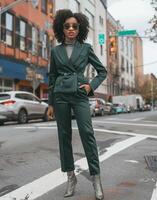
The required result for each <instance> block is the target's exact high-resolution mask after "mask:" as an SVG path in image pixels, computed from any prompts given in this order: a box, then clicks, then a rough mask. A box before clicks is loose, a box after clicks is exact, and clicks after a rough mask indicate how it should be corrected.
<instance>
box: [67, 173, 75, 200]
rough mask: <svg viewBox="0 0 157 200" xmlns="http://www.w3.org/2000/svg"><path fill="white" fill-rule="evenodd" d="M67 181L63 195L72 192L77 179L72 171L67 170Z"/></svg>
mask: <svg viewBox="0 0 157 200" xmlns="http://www.w3.org/2000/svg"><path fill="white" fill-rule="evenodd" d="M67 176H68V182H67V188H66V191H65V194H64V197H71V196H73V194H74V191H75V186H76V183H77V179H76V176H75V173H74V171H70V172H67Z"/></svg>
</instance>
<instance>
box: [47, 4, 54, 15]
mask: <svg viewBox="0 0 157 200" xmlns="http://www.w3.org/2000/svg"><path fill="white" fill-rule="evenodd" d="M48 15H49V16H50V17H53V4H52V3H48Z"/></svg>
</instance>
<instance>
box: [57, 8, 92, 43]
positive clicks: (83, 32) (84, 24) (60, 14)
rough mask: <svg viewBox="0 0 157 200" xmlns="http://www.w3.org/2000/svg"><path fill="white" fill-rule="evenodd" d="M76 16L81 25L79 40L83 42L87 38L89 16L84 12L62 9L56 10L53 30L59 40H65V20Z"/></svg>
mask: <svg viewBox="0 0 157 200" xmlns="http://www.w3.org/2000/svg"><path fill="white" fill-rule="evenodd" d="M70 17H74V18H75V19H76V20H77V22H78V23H79V24H80V25H79V34H78V35H77V40H78V41H79V42H80V43H83V42H84V40H86V38H87V35H88V32H89V22H88V18H87V17H86V16H85V15H84V14H82V13H73V12H72V11H71V10H69V9H61V10H58V11H57V12H56V15H55V18H54V22H53V31H54V34H55V37H56V39H57V41H58V42H61V43H63V42H64V40H65V37H64V32H63V24H64V23H65V21H66V20H67V19H68V18H70Z"/></svg>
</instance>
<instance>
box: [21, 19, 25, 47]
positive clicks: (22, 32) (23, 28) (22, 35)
mask: <svg viewBox="0 0 157 200" xmlns="http://www.w3.org/2000/svg"><path fill="white" fill-rule="evenodd" d="M20 49H21V50H25V49H26V23H25V22H24V21H22V20H21V21H20Z"/></svg>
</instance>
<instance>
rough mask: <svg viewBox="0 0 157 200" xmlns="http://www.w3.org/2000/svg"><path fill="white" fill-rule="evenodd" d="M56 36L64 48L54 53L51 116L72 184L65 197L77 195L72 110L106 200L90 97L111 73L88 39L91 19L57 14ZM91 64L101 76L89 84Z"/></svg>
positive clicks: (96, 185)
mask: <svg viewBox="0 0 157 200" xmlns="http://www.w3.org/2000/svg"><path fill="white" fill-rule="evenodd" d="M53 29H54V34H55V37H56V39H57V41H58V42H59V43H61V44H60V45H58V46H56V47H55V48H53V49H52V51H51V64H50V73H49V108H48V117H49V118H52V117H53V115H54V113H55V117H56V121H57V127H58V137H59V147H60V160H61V169H62V171H63V172H67V177H68V182H67V189H66V192H65V194H64V197H69V196H72V195H73V194H74V190H75V186H76V183H77V179H76V176H75V173H74V170H75V166H74V159H73V152H72V145H71V140H72V127H71V109H73V112H74V114H75V118H76V121H77V125H78V129H79V134H80V137H81V141H82V144H83V147H84V151H85V155H86V157H87V162H88V166H89V171H90V175H91V176H92V181H93V186H94V191H95V196H96V199H103V190H102V186H101V180H100V167H99V158H98V151H97V146H96V141H95V137H94V131H93V128H92V122H91V115H90V107H89V100H88V96H91V95H93V92H94V90H95V89H96V88H97V87H98V86H99V85H100V84H101V82H102V81H103V80H104V79H105V78H106V75H107V71H106V69H105V67H104V66H103V65H102V63H101V62H100V61H99V59H98V58H97V57H96V55H95V54H94V52H93V49H92V47H91V45H90V44H87V43H84V41H85V39H86V38H87V34H88V29H89V23H88V20H87V17H86V16H85V15H83V14H81V13H72V11H70V10H67V9H65V10H59V11H57V13H56V16H55V19H54V24H53ZM88 64H91V65H93V67H94V68H95V69H96V71H97V76H96V77H95V78H94V79H93V80H92V81H91V82H90V83H89V82H88V79H87V78H85V77H84V71H85V68H86V66H87V65H88Z"/></svg>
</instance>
